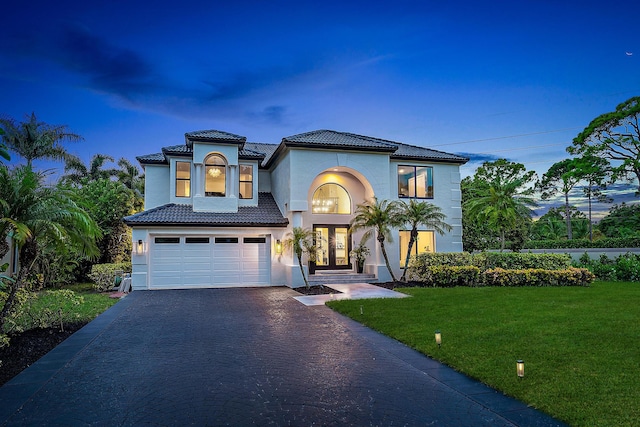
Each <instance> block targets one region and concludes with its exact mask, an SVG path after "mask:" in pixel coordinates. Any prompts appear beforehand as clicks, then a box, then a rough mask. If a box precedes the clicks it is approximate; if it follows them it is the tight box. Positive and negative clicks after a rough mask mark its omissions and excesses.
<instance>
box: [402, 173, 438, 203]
mask: <svg viewBox="0 0 640 427" xmlns="http://www.w3.org/2000/svg"><path fill="white" fill-rule="evenodd" d="M398 197H400V198H416V199H433V168H432V167H430V166H409V165H399V166H398Z"/></svg>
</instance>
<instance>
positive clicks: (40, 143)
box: [0, 113, 83, 166]
mask: <svg viewBox="0 0 640 427" xmlns="http://www.w3.org/2000/svg"><path fill="white" fill-rule="evenodd" d="M26 118H27V120H26V121H24V122H16V121H15V120H14V119H12V118H0V126H1V127H2V129H3V130H4V135H2V140H3V141H4V142H5V144H6V145H7V147H8V148H9V150H11V151H14V152H15V153H17V154H18V155H19V156H20V157H22V158H24V159H25V160H26V161H27V165H29V166H31V165H32V163H33V161H34V160H36V159H45V160H67V159H68V158H70V155H69V153H68V152H67V150H66V149H65V148H64V147H63V146H62V144H61V142H62V141H81V140H82V139H83V138H82V137H81V136H80V135H76V134H75V133H72V132H70V131H69V129H68V127H67V126H66V125H49V124H47V123H44V122H39V121H38V119H37V118H36V115H35V113H31V116H28V115H27V117H26Z"/></svg>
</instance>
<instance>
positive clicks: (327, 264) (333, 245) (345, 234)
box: [313, 225, 351, 270]
mask: <svg viewBox="0 0 640 427" xmlns="http://www.w3.org/2000/svg"><path fill="white" fill-rule="evenodd" d="M313 232H314V235H315V239H316V240H315V244H316V249H317V252H316V268H317V269H318V270H340V269H350V268H351V262H350V260H349V251H350V250H351V242H350V240H349V226H348V225H314V226H313Z"/></svg>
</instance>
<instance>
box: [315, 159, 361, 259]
mask: <svg viewBox="0 0 640 427" xmlns="http://www.w3.org/2000/svg"><path fill="white" fill-rule="evenodd" d="M358 175H359V174H357V173H355V171H352V170H349V169H348V168H332V169H329V170H325V171H324V172H322V173H320V174H319V175H318V176H317V177H316V178H315V179H314V181H313V182H312V184H311V187H310V189H309V199H310V200H309V206H310V209H309V211H308V212H307V214H306V217H305V223H306V224H308V226H310V228H312V229H313V232H314V236H315V245H316V249H317V250H316V262H315V268H316V270H319V271H334V270H339V271H343V270H355V267H354V264H353V260H352V259H351V257H350V252H351V249H352V248H353V246H354V244H357V243H358V242H354V236H352V235H351V234H350V232H349V223H350V221H351V219H352V218H353V215H354V212H355V209H356V206H357V205H358V204H359V203H362V202H363V201H364V200H366V198H367V197H368V194H369V193H370V186H369V184H368V183H367V182H366V180H365V182H364V183H363V182H362V179H363V178H362V177H361V176H358Z"/></svg>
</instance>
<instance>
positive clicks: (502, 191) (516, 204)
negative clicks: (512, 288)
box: [465, 179, 537, 251]
mask: <svg viewBox="0 0 640 427" xmlns="http://www.w3.org/2000/svg"><path fill="white" fill-rule="evenodd" d="M522 185H523V183H522V181H521V180H519V179H515V180H512V181H506V182H494V183H491V184H490V185H489V187H488V188H487V189H486V192H484V194H482V195H479V196H478V197H476V198H473V199H470V200H468V201H467V202H466V203H465V207H466V208H467V209H468V211H469V213H470V215H472V216H477V217H478V218H480V219H481V220H482V221H485V222H486V223H487V224H488V225H489V226H491V227H492V228H493V229H495V230H497V231H498V232H499V234H500V250H501V251H503V250H504V247H505V234H506V232H507V230H510V229H513V228H515V227H516V225H517V222H518V218H522V217H525V216H531V209H530V208H529V206H537V204H536V202H535V201H534V200H533V198H531V197H530V193H531V190H530V189H525V190H522V191H521V190H520V187H521V186H522Z"/></svg>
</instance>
